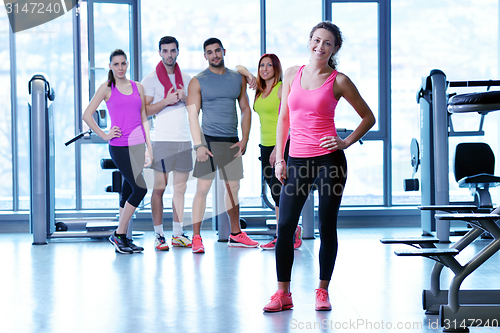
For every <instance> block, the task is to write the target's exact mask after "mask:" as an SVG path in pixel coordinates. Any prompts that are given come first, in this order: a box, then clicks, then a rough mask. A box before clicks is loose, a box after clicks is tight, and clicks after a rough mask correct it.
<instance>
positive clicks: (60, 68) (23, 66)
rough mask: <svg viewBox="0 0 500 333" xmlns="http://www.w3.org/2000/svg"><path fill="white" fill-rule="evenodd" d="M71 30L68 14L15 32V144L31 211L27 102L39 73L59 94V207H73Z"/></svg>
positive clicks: (23, 202) (24, 203) (23, 195)
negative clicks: (31, 80) (16, 127)
mask: <svg viewBox="0 0 500 333" xmlns="http://www.w3.org/2000/svg"><path fill="white" fill-rule="evenodd" d="M72 31H73V28H72V20H71V15H69V14H68V15H62V16H60V17H59V18H57V19H55V20H53V21H50V22H48V23H45V24H42V25H40V26H38V27H35V28H32V29H29V30H26V31H22V32H18V33H15V40H16V63H17V72H16V75H17V113H18V132H17V133H18V135H17V142H16V143H17V145H18V158H19V167H18V173H19V208H20V209H29V191H30V183H29V182H30V176H29V163H30V160H29V131H28V126H29V122H28V103H31V96H30V95H29V92H28V82H29V80H30V79H31V77H32V76H33V75H34V74H37V73H44V74H46V77H47V78H48V80H49V82H50V86H51V87H52V88H53V89H54V91H55V93H56V98H55V100H54V102H53V103H54V107H53V110H54V122H55V123H54V125H55V126H54V135H55V140H56V142H55V156H56V162H55V165H56V170H55V174H56V175H57V177H56V179H55V184H56V190H55V195H56V208H57V209H65V208H74V202H75V200H74V195H75V194H74V193H75V187H74V184H75V175H74V151H73V149H72V147H66V146H64V142H65V141H66V140H68V139H69V138H71V137H72V135H73V131H74V107H73V98H74V94H73V47H72V43H71V41H72V38H73V34H72ZM68 41H69V42H68ZM9 86H10V85H9ZM3 105H6V103H3ZM2 121H3V120H2Z"/></svg>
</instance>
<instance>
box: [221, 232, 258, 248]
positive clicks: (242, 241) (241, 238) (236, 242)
mask: <svg viewBox="0 0 500 333" xmlns="http://www.w3.org/2000/svg"><path fill="white" fill-rule="evenodd" d="M227 246H231V247H258V246H259V242H256V241H254V240H253V239H251V238H250V237H248V235H247V234H246V232H244V231H242V232H240V233H239V234H238V235H236V236H233V235H231V234H229V242H228V243H227Z"/></svg>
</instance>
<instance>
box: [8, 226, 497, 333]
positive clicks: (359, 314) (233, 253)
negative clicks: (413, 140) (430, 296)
mask: <svg viewBox="0 0 500 333" xmlns="http://www.w3.org/2000/svg"><path fill="white" fill-rule="evenodd" d="M419 235H420V230H419V229H418V228H357V229H354V228H341V229H339V253H338V256H337V263H336V267H335V271H334V273H333V279H332V283H331V285H330V299H331V302H332V311H327V312H317V311H315V310H314V289H315V288H316V287H317V277H318V259H317V255H318V248H319V245H320V242H319V239H318V238H316V239H315V240H305V241H304V243H303V245H302V247H301V248H300V249H299V250H296V251H295V264H294V268H293V275H292V294H293V302H294V305H295V307H294V308H293V309H292V310H288V311H283V312H278V313H263V312H262V308H263V306H264V305H265V304H266V303H267V302H268V300H269V297H270V296H271V295H272V294H273V293H274V292H275V291H276V273H275V263H274V261H275V260H274V251H261V250H260V249H239V248H228V247H227V243H221V242H217V235H216V233H215V232H214V231H209V230H204V231H202V236H203V239H204V245H205V249H206V253H205V254H193V253H192V252H191V250H190V249H185V248H173V249H170V251H168V252H157V251H155V250H154V248H153V240H154V236H153V233H152V232H146V233H145V234H144V236H142V237H141V238H136V239H135V242H136V243H137V244H139V245H142V246H144V247H145V251H144V253H142V254H133V255H123V254H117V253H115V251H114V248H113V247H112V245H111V244H109V242H107V241H101V240H88V239H72V240H51V241H50V242H49V244H48V245H38V246H33V245H32V244H31V243H32V235H30V234H29V233H2V234H0V252H1V253H2V256H1V259H0V263H1V272H0V295H1V296H0V297H1V300H2V301H1V302H0V332H4V333H7V332H8V333H10V332H12V333H24V332H33V333H34V332H37V333H42V332H50V333H56V332H61V333H63V332H64V333H68V332H71V333H73V332H124V333H127V332H152V333H153V332H230V333H232V332H235V333H244V332H252V333H255V332H259V333H260V332H333V331H342V332H344V331H352V332H374V331H376V332H389V331H391V332H441V331H442V329H441V328H440V327H438V316H427V315H425V314H424V311H423V310H422V296H421V293H422V290H423V289H427V288H428V287H429V277H430V271H431V268H432V265H433V261H431V260H429V259H424V258H421V257H396V256H395V255H394V250H395V249H400V248H404V247H405V246H404V245H383V244H381V243H380V241H379V239H380V238H383V237H400V236H419ZM254 238H255V239H257V240H259V241H260V242H261V243H264V242H267V241H268V240H269V237H266V236H259V237H257V236H255V237H254ZM451 240H452V241H456V240H457V238H455V237H452V239H451ZM481 242H488V241H487V240H476V241H475V242H474V243H473V244H472V245H471V246H469V247H468V248H466V250H464V251H463V252H462V253H460V254H459V256H458V257H457V258H458V260H459V261H460V262H462V263H463V262H464V261H465V260H467V259H468V258H470V257H471V256H473V255H474V251H477V249H478V248H482V247H483V245H482V244H484V243H481ZM439 246H441V245H439ZM444 246H447V245H444ZM499 267H500V256H499V255H498V254H497V255H495V256H494V257H492V258H491V259H490V260H489V261H488V262H487V263H486V264H484V265H483V266H481V267H480V268H479V269H478V270H477V271H476V272H474V273H472V275H471V276H470V277H469V278H468V279H466V280H465V281H464V283H463V285H462V288H464V289H467V288H468V289H482V288H484V289H492V288H498V289H500V274H499ZM451 276H452V275H451V274H450V272H449V270H447V269H445V270H444V271H443V276H442V280H441V281H442V288H443V289H447V286H448V284H449V281H450V278H451ZM479 330H481V331H485V330H486V331H494V330H493V329H485V328H483V329H480V328H472V329H471V332H475V331H479Z"/></svg>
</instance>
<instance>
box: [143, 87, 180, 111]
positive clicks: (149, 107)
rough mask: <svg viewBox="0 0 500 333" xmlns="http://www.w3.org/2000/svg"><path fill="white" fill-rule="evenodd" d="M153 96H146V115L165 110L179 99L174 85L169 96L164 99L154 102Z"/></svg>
mask: <svg viewBox="0 0 500 333" xmlns="http://www.w3.org/2000/svg"><path fill="white" fill-rule="evenodd" d="M153 100H154V97H153V96H146V115H147V116H148V117H150V116H152V115H155V114H157V113H158V112H160V111H161V110H163V109H164V108H165V107H166V106H169V105H174V104H176V103H177V102H178V101H179V96H178V94H177V92H176V91H174V87H171V88H170V90H169V91H168V93H167V97H165V98H164V99H162V100H161V101H159V102H156V103H154V104H151V103H153Z"/></svg>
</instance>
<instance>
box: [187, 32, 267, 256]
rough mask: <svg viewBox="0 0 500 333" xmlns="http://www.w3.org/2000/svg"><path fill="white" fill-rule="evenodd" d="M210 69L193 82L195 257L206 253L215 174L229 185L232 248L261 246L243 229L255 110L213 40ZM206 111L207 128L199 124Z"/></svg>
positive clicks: (238, 76)
mask: <svg viewBox="0 0 500 333" xmlns="http://www.w3.org/2000/svg"><path fill="white" fill-rule="evenodd" d="M203 51H204V55H205V59H206V60H207V61H208V68H207V69H205V70H204V71H203V72H201V73H200V74H198V75H196V76H195V77H194V78H193V79H192V80H191V82H190V83H189V88H188V99H187V103H186V104H187V109H188V116H189V127H190V130H191V136H192V138H193V145H194V146H193V147H194V149H195V150H196V164H195V167H194V171H193V176H194V177H196V178H198V184H197V188H196V194H195V196H194V199H193V211H192V220H193V240H192V242H193V245H192V250H193V252H194V253H204V252H205V248H204V247H203V242H202V239H201V236H200V229H201V222H202V220H203V216H204V215H205V207H206V200H207V194H208V192H209V190H210V187H211V186H212V182H213V179H214V177H215V172H216V171H217V169H218V170H219V174H220V176H221V178H222V179H224V182H225V185H226V198H225V203H226V209H227V213H228V215H229V220H230V224H231V234H230V235H229V240H228V241H229V242H228V245H229V246H232V247H257V246H259V243H258V242H256V241H254V240H252V239H251V238H250V237H248V236H247V234H246V233H245V232H242V231H241V229H240V205H239V200H238V190H239V188H240V179H242V178H243V164H242V161H241V156H242V155H243V154H244V153H245V150H246V146H247V142H248V135H249V133H250V123H251V112H252V111H251V109H250V105H249V104H248V96H247V93H246V79H245V78H244V77H242V76H241V74H239V73H237V72H235V71H232V70H230V69H228V68H226V67H225V66H224V56H225V54H226V50H225V49H224V48H223V46H222V42H221V41H220V40H219V39H217V38H209V39H207V40H206V41H205V43H204V44H203ZM236 101H238V104H239V107H240V110H241V132H242V138H241V140H240V139H239V138H238V114H237V110H236ZM200 109H201V111H202V125H201V127H200V123H199V121H198V118H199V114H200Z"/></svg>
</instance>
